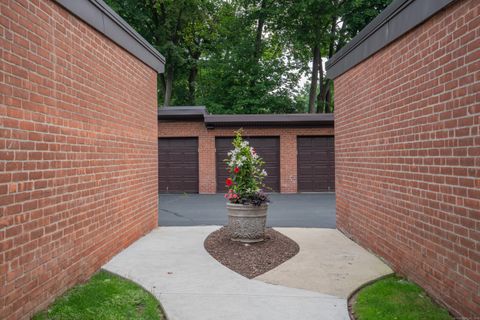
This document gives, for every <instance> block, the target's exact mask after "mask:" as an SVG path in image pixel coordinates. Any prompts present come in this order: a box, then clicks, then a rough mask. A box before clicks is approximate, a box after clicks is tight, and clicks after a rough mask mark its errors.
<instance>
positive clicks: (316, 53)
mask: <svg viewBox="0 0 480 320" xmlns="http://www.w3.org/2000/svg"><path fill="white" fill-rule="evenodd" d="M319 59H320V47H319V45H318V44H315V47H314V48H313V65H312V81H311V82H310V96H309V99H308V112H309V113H315V98H316V96H317V82H318V60H319Z"/></svg>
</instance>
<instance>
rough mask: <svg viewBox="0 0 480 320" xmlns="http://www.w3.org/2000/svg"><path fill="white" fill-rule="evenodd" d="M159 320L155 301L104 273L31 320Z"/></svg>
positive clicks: (73, 290) (142, 291) (64, 296)
mask: <svg viewBox="0 0 480 320" xmlns="http://www.w3.org/2000/svg"><path fill="white" fill-rule="evenodd" d="M47 319H48V320H76V319H78V320H80V319H81V320H111V319H115V320H122V319H124V320H162V319H165V317H164V316H163V313H162V311H161V309H160V305H159V303H158V301H157V300H156V299H155V298H154V297H153V296H152V295H151V294H150V293H148V292H146V291H145V290H143V289H142V288H141V287H140V286H138V285H136V284H135V283H133V282H130V281H127V280H125V279H122V278H120V277H117V276H115V275H112V274H110V273H108V272H105V271H100V272H99V273H97V274H96V275H94V276H93V277H92V278H91V279H90V281H88V282H87V283H85V284H83V285H78V286H76V287H74V288H73V289H71V290H69V291H68V292H67V293H66V294H64V295H63V296H62V297H60V298H58V299H57V300H56V301H55V303H54V304H53V305H51V306H50V307H49V308H48V309H47V310H45V311H43V312H40V313H38V314H36V315H35V316H34V317H33V320H47Z"/></svg>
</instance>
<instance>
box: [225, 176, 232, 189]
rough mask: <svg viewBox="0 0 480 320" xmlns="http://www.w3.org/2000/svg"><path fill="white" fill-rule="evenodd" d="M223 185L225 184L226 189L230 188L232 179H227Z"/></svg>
mask: <svg viewBox="0 0 480 320" xmlns="http://www.w3.org/2000/svg"><path fill="white" fill-rule="evenodd" d="M225 183H226V184H227V187H230V186H231V185H232V184H233V181H232V179H230V178H227V180H226V181H225Z"/></svg>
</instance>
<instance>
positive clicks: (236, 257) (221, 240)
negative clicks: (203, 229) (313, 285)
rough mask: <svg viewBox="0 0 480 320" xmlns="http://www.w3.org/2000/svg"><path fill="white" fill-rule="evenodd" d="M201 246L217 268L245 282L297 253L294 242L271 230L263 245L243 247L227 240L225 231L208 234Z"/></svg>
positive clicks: (296, 246)
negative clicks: (229, 271) (225, 268)
mask: <svg viewBox="0 0 480 320" xmlns="http://www.w3.org/2000/svg"><path fill="white" fill-rule="evenodd" d="M204 246H205V249H206V250H207V251H208V253H210V255H211V256H212V257H214V258H215V259H217V260H218V261H219V262H220V263H221V264H223V265H224V266H226V267H227V268H229V269H231V270H233V271H235V272H237V273H239V274H241V275H242V276H244V277H247V278H249V279H251V278H255V277H257V276H259V275H261V274H263V273H265V272H267V271H269V270H272V269H273V268H275V267H277V266H279V265H280V264H282V263H284V262H285V261H287V260H288V259H290V258H292V257H293V256H295V255H296V254H297V253H298V251H299V250H300V248H299V246H298V244H297V243H296V242H295V241H293V240H292V239H290V238H288V237H287V236H285V235H283V234H281V233H280V232H278V231H275V230H273V229H266V230H265V241H262V242H257V243H250V244H244V243H240V242H237V241H232V240H230V237H229V234H228V231H227V228H226V227H223V228H221V229H219V230H217V231H215V232H212V233H211V234H210V235H209V236H208V237H207V239H205V242H204Z"/></svg>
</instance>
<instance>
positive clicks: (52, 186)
mask: <svg viewBox="0 0 480 320" xmlns="http://www.w3.org/2000/svg"><path fill="white" fill-rule="evenodd" d="M0 48H1V49H0V56H1V59H0V80H1V85H0V115H1V117H0V318H1V319H27V318H29V317H30V316H31V315H32V314H33V313H34V312H35V311H37V310H39V309H41V308H44V307H46V306H47V305H48V304H49V303H51V302H52V301H53V299H54V298H55V297H56V296H58V295H59V294H61V293H63V292H64V291H65V290H66V289H68V288H70V287H71V286H73V285H74V284H76V283H78V282H80V281H84V280H86V279H88V278H89V277H90V276H91V275H92V273H94V272H95V271H97V270H98V268H99V267H100V266H102V265H103V264H104V263H105V262H106V261H108V260H109V259H110V258H111V257H112V256H113V255H115V254H116V253H117V252H119V251H120V250H121V249H122V248H125V247H126V246H128V245H129V244H130V243H132V242H133V241H134V240H136V239H137V238H138V237H140V236H141V235H143V234H145V233H146V232H148V231H149V230H151V229H152V228H154V227H155V226H156V223H157V205H158V204H157V192H158V187H157V132H156V131H157V128H156V115H157V110H156V108H155V106H156V103H157V101H156V89H157V88H156V77H157V74H156V72H155V71H154V70H152V69H150V68H149V67H147V66H146V65H144V64H143V63H142V62H141V61H139V60H138V59H137V58H135V57H133V56H132V55H130V54H129V53H127V52H126V51H124V50H123V49H121V48H119V47H118V46H117V45H116V44H115V43H113V42H112V41H110V40H109V39H107V38H106V37H105V36H103V35H102V34H100V33H98V32H96V31H95V30H93V29H92V28H91V27H89V26H88V25H87V24H85V23H83V22H82V21H80V20H79V19H78V18H76V17H75V16H73V15H71V14H70V13H69V12H68V11H66V10H64V9H63V8H61V7H60V6H59V5H57V4H56V3H55V2H52V1H49V0H41V1H33V0H5V1H2V2H1V3H0Z"/></svg>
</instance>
